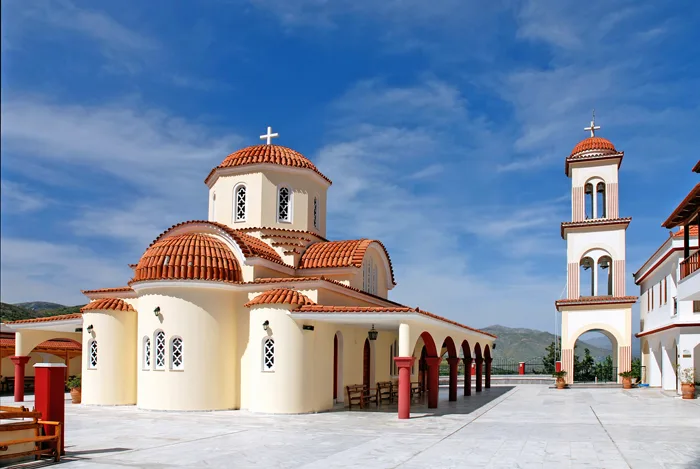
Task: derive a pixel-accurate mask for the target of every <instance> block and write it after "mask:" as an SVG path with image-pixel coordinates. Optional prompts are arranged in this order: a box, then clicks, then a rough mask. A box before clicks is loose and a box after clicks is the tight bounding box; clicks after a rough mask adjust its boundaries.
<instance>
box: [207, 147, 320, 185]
mask: <svg viewBox="0 0 700 469" xmlns="http://www.w3.org/2000/svg"><path fill="white" fill-rule="evenodd" d="M253 164H277V165H282V166H292V167H295V168H304V169H310V170H311V171H313V172H315V173H316V174H318V175H319V176H321V177H322V178H323V179H325V180H326V181H328V183H329V184H330V183H331V180H330V179H328V178H327V177H326V176H324V175H323V174H322V173H321V172H320V171H319V170H318V169H317V168H316V166H315V165H314V164H313V163H312V162H311V161H310V160H309V159H308V158H306V157H305V156H304V155H302V154H301V153H299V152H298V151H296V150H292V149H291V148H287V147H283V146H281V145H253V146H251V147H246V148H242V149H240V150H238V151H235V152H233V153H231V154H230V155H228V156H227V157H226V158H225V159H224V161H222V162H221V164H220V165H219V166H217V167H216V168H214V169H212V170H211V172H210V173H209V175H208V176H207V178H206V179H205V180H204V182H205V183H206V182H208V181H209V179H211V177H212V176H213V175H214V173H215V172H216V170H217V169H223V168H232V167H234V166H244V165H253Z"/></svg>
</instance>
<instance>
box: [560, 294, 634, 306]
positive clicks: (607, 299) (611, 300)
mask: <svg viewBox="0 0 700 469" xmlns="http://www.w3.org/2000/svg"><path fill="white" fill-rule="evenodd" d="M636 302H637V297H636V296H582V297H581V298H566V299H563V300H557V301H556V302H555V305H556V306H557V308H559V306H579V305H581V306H583V305H602V304H628V303H636Z"/></svg>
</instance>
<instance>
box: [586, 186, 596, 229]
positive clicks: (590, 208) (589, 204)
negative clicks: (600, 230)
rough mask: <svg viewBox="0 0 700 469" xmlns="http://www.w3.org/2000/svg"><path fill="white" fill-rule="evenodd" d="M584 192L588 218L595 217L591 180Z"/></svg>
mask: <svg viewBox="0 0 700 469" xmlns="http://www.w3.org/2000/svg"><path fill="white" fill-rule="evenodd" d="M584 192H585V193H586V195H585V197H584V204H585V210H586V211H585V213H586V219H587V220H588V219H589V218H595V213H593V184H591V183H590V182H589V183H588V184H586V187H585V191H584Z"/></svg>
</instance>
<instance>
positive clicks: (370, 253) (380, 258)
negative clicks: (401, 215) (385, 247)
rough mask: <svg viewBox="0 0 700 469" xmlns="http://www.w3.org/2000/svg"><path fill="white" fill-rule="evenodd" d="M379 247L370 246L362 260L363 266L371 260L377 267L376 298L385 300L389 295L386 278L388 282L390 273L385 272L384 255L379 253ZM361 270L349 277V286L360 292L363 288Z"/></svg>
mask: <svg viewBox="0 0 700 469" xmlns="http://www.w3.org/2000/svg"><path fill="white" fill-rule="evenodd" d="M380 249H381V248H380V247H377V246H376V244H372V245H371V246H370V248H369V249H367V252H366V253H365V257H364V259H363V260H362V263H363V266H364V263H365V262H368V259H372V260H373V261H374V263H375V265H376V266H377V293H376V295H377V296H380V297H382V298H387V296H388V294H389V290H388V289H387V278H388V279H389V281H391V272H389V271H387V270H386V269H387V267H386V266H385V260H384V255H383V253H381V252H380ZM362 272H363V269H359V270H358V271H357V272H356V273H355V274H354V275H352V276H351V277H350V286H351V287H354V288H359V289H360V290H362V286H363V274H362Z"/></svg>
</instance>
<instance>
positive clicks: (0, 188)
mask: <svg viewBox="0 0 700 469" xmlns="http://www.w3.org/2000/svg"><path fill="white" fill-rule="evenodd" d="M0 184H1V185H0V192H1V193H2V199H1V200H2V212H3V213H25V212H35V211H37V210H42V209H43V208H44V207H46V206H47V205H48V204H49V203H50V201H49V199H47V198H46V197H44V196H43V195H41V194H39V193H37V192H36V191H33V190H32V189H30V188H29V187H27V186H26V185H25V184H18V183H15V182H12V181H8V180H5V179H3V180H2V181H1V182H0Z"/></svg>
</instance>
